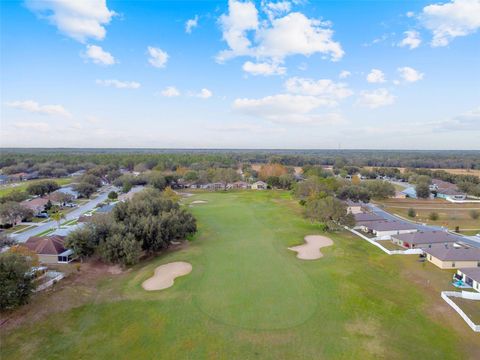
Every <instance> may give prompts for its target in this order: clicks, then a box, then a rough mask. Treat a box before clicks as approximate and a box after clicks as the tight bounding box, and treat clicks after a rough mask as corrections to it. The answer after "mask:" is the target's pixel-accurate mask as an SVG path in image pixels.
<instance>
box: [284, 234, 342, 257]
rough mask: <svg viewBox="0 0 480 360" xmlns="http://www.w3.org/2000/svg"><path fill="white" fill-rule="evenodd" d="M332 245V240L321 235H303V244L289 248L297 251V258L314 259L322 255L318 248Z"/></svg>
mask: <svg viewBox="0 0 480 360" xmlns="http://www.w3.org/2000/svg"><path fill="white" fill-rule="evenodd" d="M331 245H333V241H332V240H331V239H330V238H328V237H326V236H321V235H307V236H305V244H304V245H299V246H293V247H289V248H288V249H289V250H292V251H296V252H297V258H299V259H301V260H316V259H320V258H321V257H323V254H322V253H321V252H320V248H322V247H325V246H331Z"/></svg>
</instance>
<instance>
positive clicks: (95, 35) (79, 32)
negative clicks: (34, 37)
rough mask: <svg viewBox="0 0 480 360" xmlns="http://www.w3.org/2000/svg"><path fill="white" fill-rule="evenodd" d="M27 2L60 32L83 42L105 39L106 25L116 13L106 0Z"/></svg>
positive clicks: (44, 0) (30, 0) (31, 0)
mask: <svg viewBox="0 0 480 360" xmlns="http://www.w3.org/2000/svg"><path fill="white" fill-rule="evenodd" d="M25 4H26V6H27V8H28V9H29V10H31V11H32V12H34V13H35V14H37V15H38V16H39V17H40V18H45V19H47V20H48V21H49V22H50V23H51V24H52V25H54V26H56V27H57V29H58V30H59V31H60V32H62V33H63V34H65V35H67V36H69V37H71V38H73V39H75V40H77V41H80V42H82V43H84V42H85V41H86V40H87V39H89V38H92V39H96V40H103V39H104V38H105V35H106V30H105V27H104V26H105V25H107V24H108V23H109V22H110V20H111V19H112V17H113V16H114V15H116V14H115V12H114V11H111V10H109V9H108V8H107V3H106V0H81V1H68V0H41V1H38V0H27V1H26V2H25Z"/></svg>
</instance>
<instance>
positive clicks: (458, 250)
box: [424, 244, 480, 269]
mask: <svg viewBox="0 0 480 360" xmlns="http://www.w3.org/2000/svg"><path fill="white" fill-rule="evenodd" d="M424 252H425V254H426V256H427V260H428V261H430V262H431V263H432V264H435V265H437V266H438V267H439V268H440V269H458V268H477V267H480V249H478V248H474V247H471V248H464V247H456V246H453V244H450V245H435V246H432V247H431V248H427V249H424Z"/></svg>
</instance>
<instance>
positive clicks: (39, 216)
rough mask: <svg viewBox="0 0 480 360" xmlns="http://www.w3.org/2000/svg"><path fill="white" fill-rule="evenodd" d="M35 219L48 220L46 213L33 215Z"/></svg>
mask: <svg viewBox="0 0 480 360" xmlns="http://www.w3.org/2000/svg"><path fill="white" fill-rule="evenodd" d="M35 217H37V218H40V219H48V218H49V216H48V214H47V213H40V214H37V215H35Z"/></svg>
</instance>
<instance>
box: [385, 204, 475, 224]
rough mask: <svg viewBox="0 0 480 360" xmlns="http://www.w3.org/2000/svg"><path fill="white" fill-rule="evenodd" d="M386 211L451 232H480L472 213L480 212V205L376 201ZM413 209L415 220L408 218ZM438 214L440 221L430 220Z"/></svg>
mask: <svg viewBox="0 0 480 360" xmlns="http://www.w3.org/2000/svg"><path fill="white" fill-rule="evenodd" d="M376 203H377V204H379V205H381V206H382V207H383V209H385V210H386V211H388V212H390V213H392V214H397V215H400V216H402V217H404V218H407V219H411V220H414V221H417V222H422V223H427V224H430V225H437V226H444V227H447V228H449V229H451V230H455V227H456V226H459V227H460V230H462V229H468V230H473V231H475V230H479V231H480V219H472V218H471V217H470V213H469V212H470V211H471V210H472V209H476V210H477V211H480V204H478V203H467V204H454V203H451V202H448V201H446V200H441V199H435V200H419V199H387V200H382V201H376ZM409 208H413V209H414V210H415V211H416V213H417V216H416V217H415V218H410V217H408V209H409ZM432 212H436V213H437V214H438V215H439V219H438V220H435V221H433V220H430V219H429V214H430V213H432Z"/></svg>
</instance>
